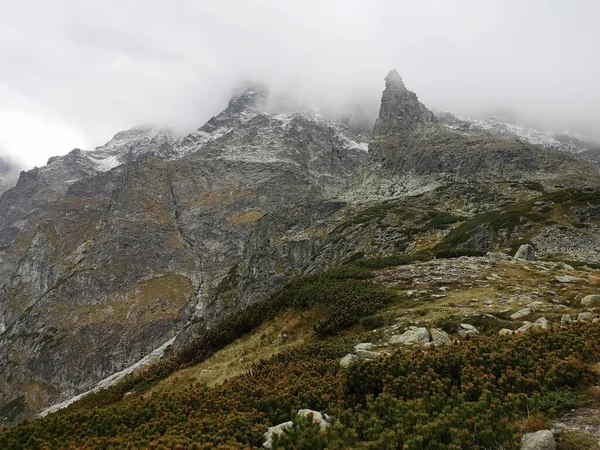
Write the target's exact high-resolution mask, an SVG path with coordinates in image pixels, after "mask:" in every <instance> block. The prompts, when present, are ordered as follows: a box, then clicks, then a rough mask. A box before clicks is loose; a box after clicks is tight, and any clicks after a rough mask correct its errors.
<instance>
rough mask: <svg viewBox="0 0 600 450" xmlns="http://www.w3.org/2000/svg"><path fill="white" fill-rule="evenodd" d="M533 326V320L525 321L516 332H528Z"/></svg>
mask: <svg viewBox="0 0 600 450" xmlns="http://www.w3.org/2000/svg"><path fill="white" fill-rule="evenodd" d="M532 328H533V324H532V323H531V322H527V321H525V322H523V325H522V326H521V327H520V328H518V329H517V331H516V333H526V332H527V331H529V330H531V329H532Z"/></svg>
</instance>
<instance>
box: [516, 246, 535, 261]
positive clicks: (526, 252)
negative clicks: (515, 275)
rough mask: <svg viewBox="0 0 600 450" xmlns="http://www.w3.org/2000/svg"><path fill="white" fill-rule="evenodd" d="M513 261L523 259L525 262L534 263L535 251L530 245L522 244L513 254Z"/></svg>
mask: <svg viewBox="0 0 600 450" xmlns="http://www.w3.org/2000/svg"><path fill="white" fill-rule="evenodd" d="M515 259H523V260H525V261H535V250H534V248H533V247H532V246H531V245H530V244H523V245H521V246H520V247H519V249H518V250H517V253H515Z"/></svg>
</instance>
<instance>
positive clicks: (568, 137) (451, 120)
mask: <svg viewBox="0 0 600 450" xmlns="http://www.w3.org/2000/svg"><path fill="white" fill-rule="evenodd" d="M436 117H437V118H438V120H439V121H440V123H441V124H442V125H444V126H446V127H448V128H449V129H451V130H455V131H460V132H462V133H466V134H473V135H490V136H497V137H503V138H506V139H519V140H522V141H525V142H528V143H530V144H537V145H541V146H542V147H545V148H548V149H552V150H559V151H563V152H567V153H573V154H582V155H585V154H586V153H592V154H593V153H597V152H600V143H599V142H597V141H594V140H593V139H591V138H588V137H585V136H582V135H579V134H576V133H569V132H565V131H555V130H543V129H539V128H536V127H532V126H528V125H525V124H523V123H520V122H517V121H515V120H514V119H510V118H507V117H504V116H501V115H491V116H487V117H484V118H483V119H468V118H464V117H459V116H456V115H454V114H452V113H451V112H448V111H439V112H437V113H436Z"/></svg>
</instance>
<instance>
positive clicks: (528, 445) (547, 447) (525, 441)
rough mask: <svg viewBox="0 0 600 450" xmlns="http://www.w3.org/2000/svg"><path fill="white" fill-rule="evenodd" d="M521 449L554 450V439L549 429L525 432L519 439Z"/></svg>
mask: <svg viewBox="0 0 600 450" xmlns="http://www.w3.org/2000/svg"><path fill="white" fill-rule="evenodd" d="M521 450H556V441H555V440H554V435H553V434H552V432H551V431H550V430H541V431H536V432H535V433H527V434H525V435H524V436H523V438H522V439H521Z"/></svg>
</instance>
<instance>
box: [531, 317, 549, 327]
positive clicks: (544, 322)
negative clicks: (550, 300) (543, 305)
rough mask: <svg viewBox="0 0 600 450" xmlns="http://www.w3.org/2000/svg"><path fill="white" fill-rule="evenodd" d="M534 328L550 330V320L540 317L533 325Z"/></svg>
mask: <svg viewBox="0 0 600 450" xmlns="http://www.w3.org/2000/svg"><path fill="white" fill-rule="evenodd" d="M533 326H534V327H535V328H543V329H544V330H545V329H547V328H550V324H549V323H548V319H546V318H545V317H540V318H539V319H538V320H536V321H535V322H534V324H533Z"/></svg>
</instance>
